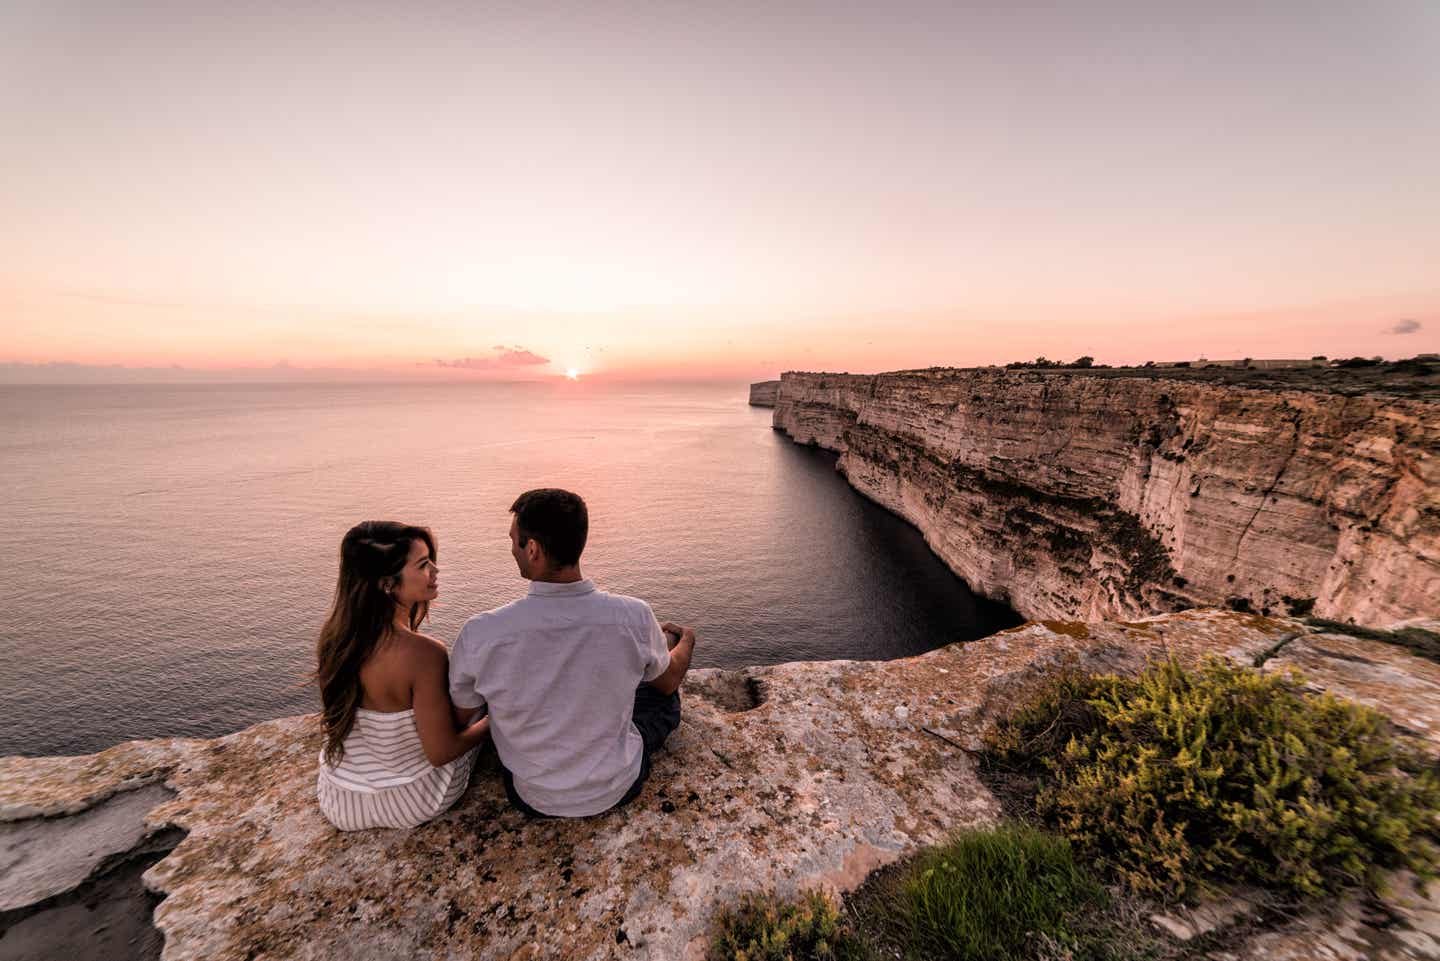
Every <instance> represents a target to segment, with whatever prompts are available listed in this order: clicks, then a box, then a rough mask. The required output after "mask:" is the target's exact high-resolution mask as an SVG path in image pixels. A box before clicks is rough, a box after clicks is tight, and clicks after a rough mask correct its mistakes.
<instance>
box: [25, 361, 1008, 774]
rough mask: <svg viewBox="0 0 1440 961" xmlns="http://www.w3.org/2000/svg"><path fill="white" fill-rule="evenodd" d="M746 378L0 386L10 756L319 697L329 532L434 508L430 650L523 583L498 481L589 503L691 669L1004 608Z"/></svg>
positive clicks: (82, 747)
mask: <svg viewBox="0 0 1440 961" xmlns="http://www.w3.org/2000/svg"><path fill="white" fill-rule="evenodd" d="M746 399H747V385H745V384H738V383H737V384H693V385H690V384H663V385H660V384H656V385H634V384H631V385H617V384H600V383H594V382H586V381H584V380H581V381H579V382H573V383H571V382H564V383H550V382H545V383H525V384H515V383H509V384H499V383H445V384H435V383H423V384H375V383H364V384H339V385H337V384H314V383H306V384H227V385H217V384H186V385H125V386H118V385H117V386H111V385H105V386H96V385H87V386H12V387H0V465H3V471H0V532H3V535H4V536H3V543H4V547H3V555H0V612H3V613H0V690H3V692H4V696H3V697H0V755H5V754H26V755H47V754H80V753H88V752H92V751H97V750H100V749H103V748H105V747H108V746H110V745H113V744H115V743H118V742H120V741H125V740H129V739H132V738H149V737H160V736H194V737H212V736H216V735H220V734H224V733H228V732H230V731H234V730H238V729H239V728H242V727H245V726H247V725H249V724H252V723H255V722H257V721H261V720H265V719H268V718H274V717H280V716H285V715H289V714H297V713H302V712H305V711H311V710H314V709H316V707H317V705H318V700H317V698H316V695H315V692H314V688H313V685H311V683H310V682H309V680H308V675H309V673H310V672H311V671H312V670H313V669H314V643H315V636H316V633H317V631H318V629H319V626H320V624H321V622H322V621H323V620H324V617H325V614H326V611H327V609H328V606H329V604H330V601H331V596H332V593H333V590H334V585H335V578H336V573H337V567H338V552H339V545H340V539H341V537H342V536H343V535H344V533H345V531H346V530H347V529H348V528H349V527H350V526H351V525H353V524H355V523H358V522H359V521H362V520H369V519H394V520H400V521H404V522H406V523H413V524H421V525H425V526H427V527H429V528H431V529H432V530H433V531H434V532H435V535H436V537H437V539H438V543H439V566H440V596H439V599H438V600H437V601H436V602H435V603H434V604H433V605H432V609H431V616H430V619H429V621H428V622H427V624H426V626H425V628H424V630H425V631H426V632H427V633H429V634H430V635H431V636H433V637H436V638H438V639H440V640H442V641H444V642H445V643H446V644H451V643H453V642H454V639H455V637H456V635H457V634H458V632H459V630H460V627H461V625H462V624H463V623H464V622H465V620H466V619H467V618H469V617H470V616H472V615H474V614H475V613H477V612H480V611H483V610H486V609H489V608H491V607H495V606H497V605H500V604H504V603H506V602H508V601H510V600H512V599H514V598H515V597H518V596H520V595H521V594H523V593H524V592H525V590H526V588H527V584H526V582H525V581H523V580H522V579H521V578H520V577H519V575H518V573H517V571H516V569H515V564H514V561H513V559H512V558H511V555H510V550H509V539H508V530H509V524H510V515H509V513H508V510H509V507H510V505H511V503H512V502H513V501H514V499H515V497H516V496H517V495H518V494H520V493H521V492H522V491H525V490H527V489H529V488H533V487H564V488H568V489H570V490H573V491H576V492H578V493H579V494H581V495H582V496H583V497H584V498H585V500H586V502H587V503H588V505H589V509H590V537H589V544H588V546H587V548H586V550H585V555H584V558H583V560H582V568H583V570H584V573H585V574H586V576H588V577H590V578H592V579H594V580H595V581H596V582H597V583H598V584H599V586H600V587H602V588H604V589H606V590H610V591H614V592H620V593H625V594H633V595H636V596H638V597H643V598H645V599H646V600H647V601H649V602H650V604H651V606H652V607H653V608H654V610H655V612H656V614H657V615H658V616H659V617H660V618H661V619H662V620H674V621H678V622H681V623H684V624H691V625H694V626H695V628H696V630H697V634H698V638H699V640H698V643H697V646H696V656H695V666H697V667H725V668H735V667H741V666H745V665H755V664H770V663H776V662H781V661H793V660H826V659H835V658H851V659H886V658H896V657H904V656H908V655H912V654H917V653H921V652H923V651H926V650H930V649H933V648H935V647H938V646H941V645H945V644H949V643H952V642H956V641H965V640H971V639H974V638H977V637H982V636H985V635H987V634H990V633H993V632H994V631H995V630H998V629H1000V628H1003V627H1006V626H1009V625H1011V624H1014V623H1017V622H1018V620H1017V618H1016V617H1015V615H1014V614H1013V612H1011V611H1009V610H1008V609H1006V608H1004V607H1003V606H1000V605H997V604H994V603H992V602H988V601H984V600H981V599H977V598H976V597H975V596H974V595H972V593H971V592H970V591H969V589H968V588H967V587H966V585H965V584H964V582H963V581H961V580H960V579H959V578H957V577H955V576H954V574H952V573H951V572H950V570H949V569H948V568H946V567H945V566H944V565H943V564H942V563H941V562H940V561H939V560H938V559H937V558H936V557H935V556H934V555H933V554H932V553H931V552H930V550H929V549H928V548H927V547H926V545H925V543H924V540H923V538H922V537H921V535H920V534H919V533H918V532H917V531H916V530H915V529H914V528H913V527H911V526H910V525H909V524H907V523H906V522H905V521H903V520H901V519H900V518H898V517H896V516H895V515H892V514H890V513H889V512H887V511H886V510H884V509H882V508H880V507H878V506H876V505H875V504H873V503H871V502H870V501H868V500H866V499H865V498H863V497H861V496H860V495H859V494H857V493H856V492H855V491H854V490H853V489H852V488H851V487H850V486H849V485H848V484H847V483H846V482H845V479H844V477H843V476H841V475H840V474H838V473H837V472H836V470H835V461H836V458H835V456H834V455H832V454H829V453H826V452H824V451H820V450H815V449H812V448H807V447H803V446H800V445H797V444H794V443H792V442H791V441H790V440H789V439H788V438H787V437H785V436H784V435H783V434H780V433H778V432H775V431H773V430H772V429H771V426H770V421H771V411H769V410H766V409H762V408H754V407H750V406H748V404H747V403H746Z"/></svg>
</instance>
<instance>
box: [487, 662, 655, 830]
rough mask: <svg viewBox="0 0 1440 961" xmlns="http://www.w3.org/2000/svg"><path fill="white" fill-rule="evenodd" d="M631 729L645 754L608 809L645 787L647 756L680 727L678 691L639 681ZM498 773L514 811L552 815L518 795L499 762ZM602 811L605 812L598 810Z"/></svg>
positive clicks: (508, 770)
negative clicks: (632, 779)
mask: <svg viewBox="0 0 1440 961" xmlns="http://www.w3.org/2000/svg"><path fill="white" fill-rule="evenodd" d="M632 720H633V721H634V723H635V729H636V730H637V731H639V732H640V739H641V740H643V741H644V742H645V753H644V754H643V755H642V756H641V758H640V776H639V777H637V778H636V779H635V783H634V784H632V785H630V789H629V790H628V791H626V792H625V795H624V797H622V798H620V800H618V801H616V802H615V804H614V805H613V806H611V807H610V808H609V809H608V810H611V811H613V810H615V808H618V807H624V806H625V805H627V804H629V803H630V802H631V801H633V800H635V797H636V796H637V795H638V794H639V793H640V791H641V790H642V789H643V788H644V787H645V779H646V778H648V777H649V776H650V759H651V755H653V754H654V753H655V752H656V751H658V750H660V745H662V744H664V743H665V739H666V738H667V737H669V736H670V732H671V731H673V730H675V729H676V728H677V727H679V726H680V692H679V691H676V692H675V693H674V694H661V693H660V692H659V691H657V690H655V688H653V687H651V686H650V685H649V684H641V685H640V686H639V687H637V688H636V689H635V714H634V716H633V718H632ZM500 775H501V777H502V778H503V779H504V781H505V796H506V797H508V798H509V799H510V804H511V805H512V806H513V807H514V808H515V809H516V810H517V811H521V812H523V813H524V814H527V815H529V816H530V817H532V818H548V817H553V815H550V814H542V813H541V812H539V811H537V810H535V809H534V808H532V807H531V806H530V805H528V804H526V803H525V802H524V801H523V800H521V798H520V794H519V793H518V792H517V791H516V790H515V777H514V775H512V774H511V773H510V769H509V768H507V767H506V766H505V765H504V764H501V765H500ZM601 813H602V814H603V813H605V812H603V811H602V812H601Z"/></svg>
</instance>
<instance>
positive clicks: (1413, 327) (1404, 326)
mask: <svg viewBox="0 0 1440 961" xmlns="http://www.w3.org/2000/svg"><path fill="white" fill-rule="evenodd" d="M1419 329H1420V321H1418V320H1412V319H1410V318H1406V319H1405V320H1398V321H1396V322H1395V323H1393V324H1391V325H1390V326H1389V327H1386V328H1385V329H1384V330H1383V331H1381V333H1384V334H1413V333H1415V331H1417V330H1419Z"/></svg>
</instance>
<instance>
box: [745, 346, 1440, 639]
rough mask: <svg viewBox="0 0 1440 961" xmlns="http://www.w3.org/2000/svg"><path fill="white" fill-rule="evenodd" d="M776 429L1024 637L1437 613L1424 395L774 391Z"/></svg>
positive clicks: (1218, 386) (816, 376)
mask: <svg viewBox="0 0 1440 961" xmlns="http://www.w3.org/2000/svg"><path fill="white" fill-rule="evenodd" d="M1111 373H1113V372H1111ZM774 425H775V427H776V428H777V429H779V430H782V431H784V432H785V433H787V434H789V435H790V437H791V438H793V439H794V440H796V441H797V442H799V443H802V444H814V445H818V446H820V447H824V448H826V449H828V450H832V451H836V452H838V453H839V454H840V461H839V464H838V467H839V469H840V470H841V471H842V472H844V474H845V476H846V477H847V478H848V479H849V481H850V483H851V484H852V485H854V487H855V488H856V489H857V490H858V491H860V492H861V493H863V494H864V495H865V496H867V497H869V498H871V499H872V500H875V501H876V502H878V503H880V504H882V505H884V506H885V507H887V508H889V509H890V510H892V511H895V512H896V513H898V514H900V515H901V516H903V517H905V518H906V519H908V520H909V521H911V522H912V523H913V524H915V526H916V527H918V528H919V529H920V530H921V531H922V532H923V534H924V535H925V538H926V540H927V541H928V542H929V544H930V546H931V547H932V548H933V549H934V550H935V552H936V553H937V554H938V555H939V556H940V557H941V558H942V559H943V560H944V561H945V562H946V563H947V564H948V565H949V566H950V567H951V569H952V570H954V571H955V572H956V573H957V574H958V575H960V576H961V577H962V578H964V579H965V581H966V582H967V583H968V584H969V585H970V586H971V587H972V588H973V589H975V590H976V591H978V592H979V593H981V594H984V595H985V596H987V597H990V598H993V599H995V600H1000V601H1004V602H1006V603H1008V604H1010V605H1011V606H1012V607H1013V608H1015V610H1017V611H1019V612H1020V613H1021V614H1022V615H1024V616H1026V617H1029V618H1036V619H1040V618H1082V619H1085V620H1101V619H1105V618H1125V617H1135V616H1143V615H1147V614H1155V613H1159V612H1163V611H1175V610H1181V609H1184V608H1188V607H1194V606H1202V605H1229V606H1231V607H1233V608H1235V609H1239V610H1253V611H1256V612H1262V613H1265V612H1273V613H1285V612H1293V613H1300V612H1306V611H1312V610H1313V612H1314V613H1315V614H1317V615H1320V616H1323V617H1329V618H1334V619H1338V620H1350V621H1353V622H1355V623H1360V624H1371V625H1375V624H1383V623H1388V622H1392V621H1397V620H1402V619H1405V618H1412V617H1421V616H1429V615H1433V614H1434V613H1435V612H1436V609H1437V603H1440V602H1437V598H1440V403H1437V402H1436V401H1434V400H1431V399H1428V398H1414V397H1410V398H1405V397H1393V396H1386V395H1382V394H1378V393H1375V394H1362V395H1358V396H1347V395H1342V394H1339V393H1331V392H1325V391H1319V390H1298V389H1295V390H1286V389H1257V388H1251V387H1242V386H1237V385H1234V384H1224V383H1207V382H1202V381H1182V380H1164V379H1147V378H1142V377H1125V376H1105V377H1101V376H1091V375H1086V374H1082V373H1064V372H1052V371H1023V370H1022V371H1009V370H997V369H980V370H950V369H945V370H924V371H902V372H898V373H892V374H878V375H849V374H822V373H787V374H785V375H784V376H783V377H782V379H781V388H780V392H779V398H778V400H777V402H776V407H775V414H774Z"/></svg>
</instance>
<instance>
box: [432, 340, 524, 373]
mask: <svg viewBox="0 0 1440 961" xmlns="http://www.w3.org/2000/svg"><path fill="white" fill-rule="evenodd" d="M548 363H550V358H548V357H541V356H540V355H539V354H537V353H535V352H534V351H532V350H526V349H525V348H523V347H506V346H505V345H504V344H497V345H496V346H495V352H494V353H493V354H491V355H490V356H489V357H461V358H460V359H459V360H439V359H436V360H434V361H432V362H431V363H430V364H422V365H421V366H430V367H449V368H453V369H457V370H506V369H513V368H517V367H538V366H541V365H542V364H548Z"/></svg>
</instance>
